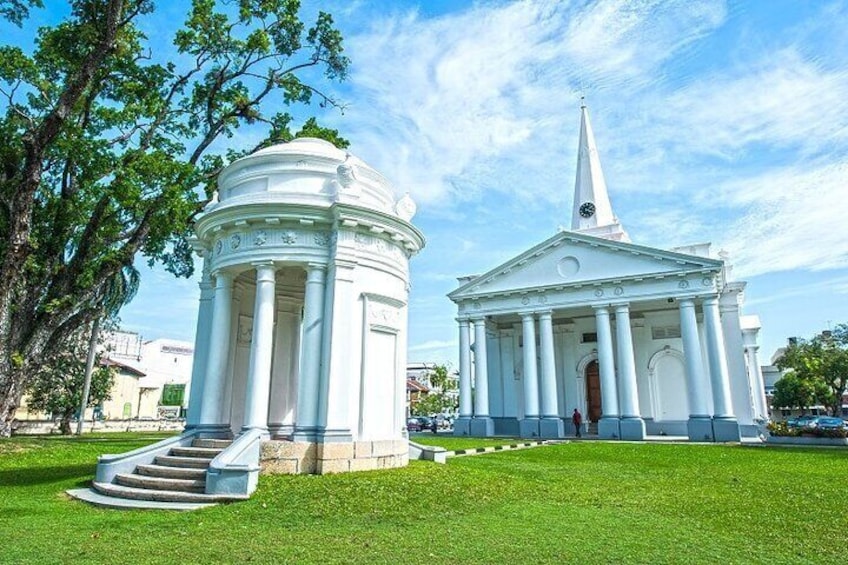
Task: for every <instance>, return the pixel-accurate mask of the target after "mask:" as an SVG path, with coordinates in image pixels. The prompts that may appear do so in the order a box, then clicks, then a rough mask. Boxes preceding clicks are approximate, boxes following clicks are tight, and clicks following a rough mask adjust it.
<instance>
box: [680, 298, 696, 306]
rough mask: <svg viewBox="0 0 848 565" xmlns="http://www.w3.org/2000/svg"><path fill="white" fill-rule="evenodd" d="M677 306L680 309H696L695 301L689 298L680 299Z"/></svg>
mask: <svg viewBox="0 0 848 565" xmlns="http://www.w3.org/2000/svg"><path fill="white" fill-rule="evenodd" d="M677 305H678V307H679V308H694V307H695V299H694V298H692V297H688V296H687V297H686V298H678V299H677Z"/></svg>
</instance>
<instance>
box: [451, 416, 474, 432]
mask: <svg viewBox="0 0 848 565" xmlns="http://www.w3.org/2000/svg"><path fill="white" fill-rule="evenodd" d="M453 435H455V436H467V435H471V418H469V417H466V416H463V417H461V418H457V419H456V420H454V422H453Z"/></svg>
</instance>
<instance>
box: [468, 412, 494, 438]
mask: <svg viewBox="0 0 848 565" xmlns="http://www.w3.org/2000/svg"><path fill="white" fill-rule="evenodd" d="M469 435H470V436H473V437H492V436H493V435H495V422H494V420H492V419H491V418H490V417H488V416H481V417H479V418H478V417H477V416H475V417H474V418H473V419H472V420H471V426H470V429H469Z"/></svg>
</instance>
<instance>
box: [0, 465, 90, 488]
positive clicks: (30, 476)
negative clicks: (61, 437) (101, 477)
mask: <svg viewBox="0 0 848 565" xmlns="http://www.w3.org/2000/svg"><path fill="white" fill-rule="evenodd" d="M93 472H94V465H91V464H90V463H86V464H80V465H62V466H57V467H34V468H28V469H8V470H2V471H0V485H3V486H4V487H29V486H35V485H46V484H49V483H58V482H61V481H67V480H69V479H74V478H79V479H80V480H79V481H78V482H77V483H76V484H78V485H82V486H87V485H88V484H89V483H90V482H91V477H92V476H93ZM83 477H87V480H83V479H82V478H83Z"/></svg>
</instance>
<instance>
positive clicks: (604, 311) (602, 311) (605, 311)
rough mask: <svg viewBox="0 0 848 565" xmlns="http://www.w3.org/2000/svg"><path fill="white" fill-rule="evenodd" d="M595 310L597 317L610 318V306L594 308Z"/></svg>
mask: <svg viewBox="0 0 848 565" xmlns="http://www.w3.org/2000/svg"><path fill="white" fill-rule="evenodd" d="M593 308H594V309H595V316H598V315H606V316H609V306H607V305H604V306H593Z"/></svg>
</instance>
